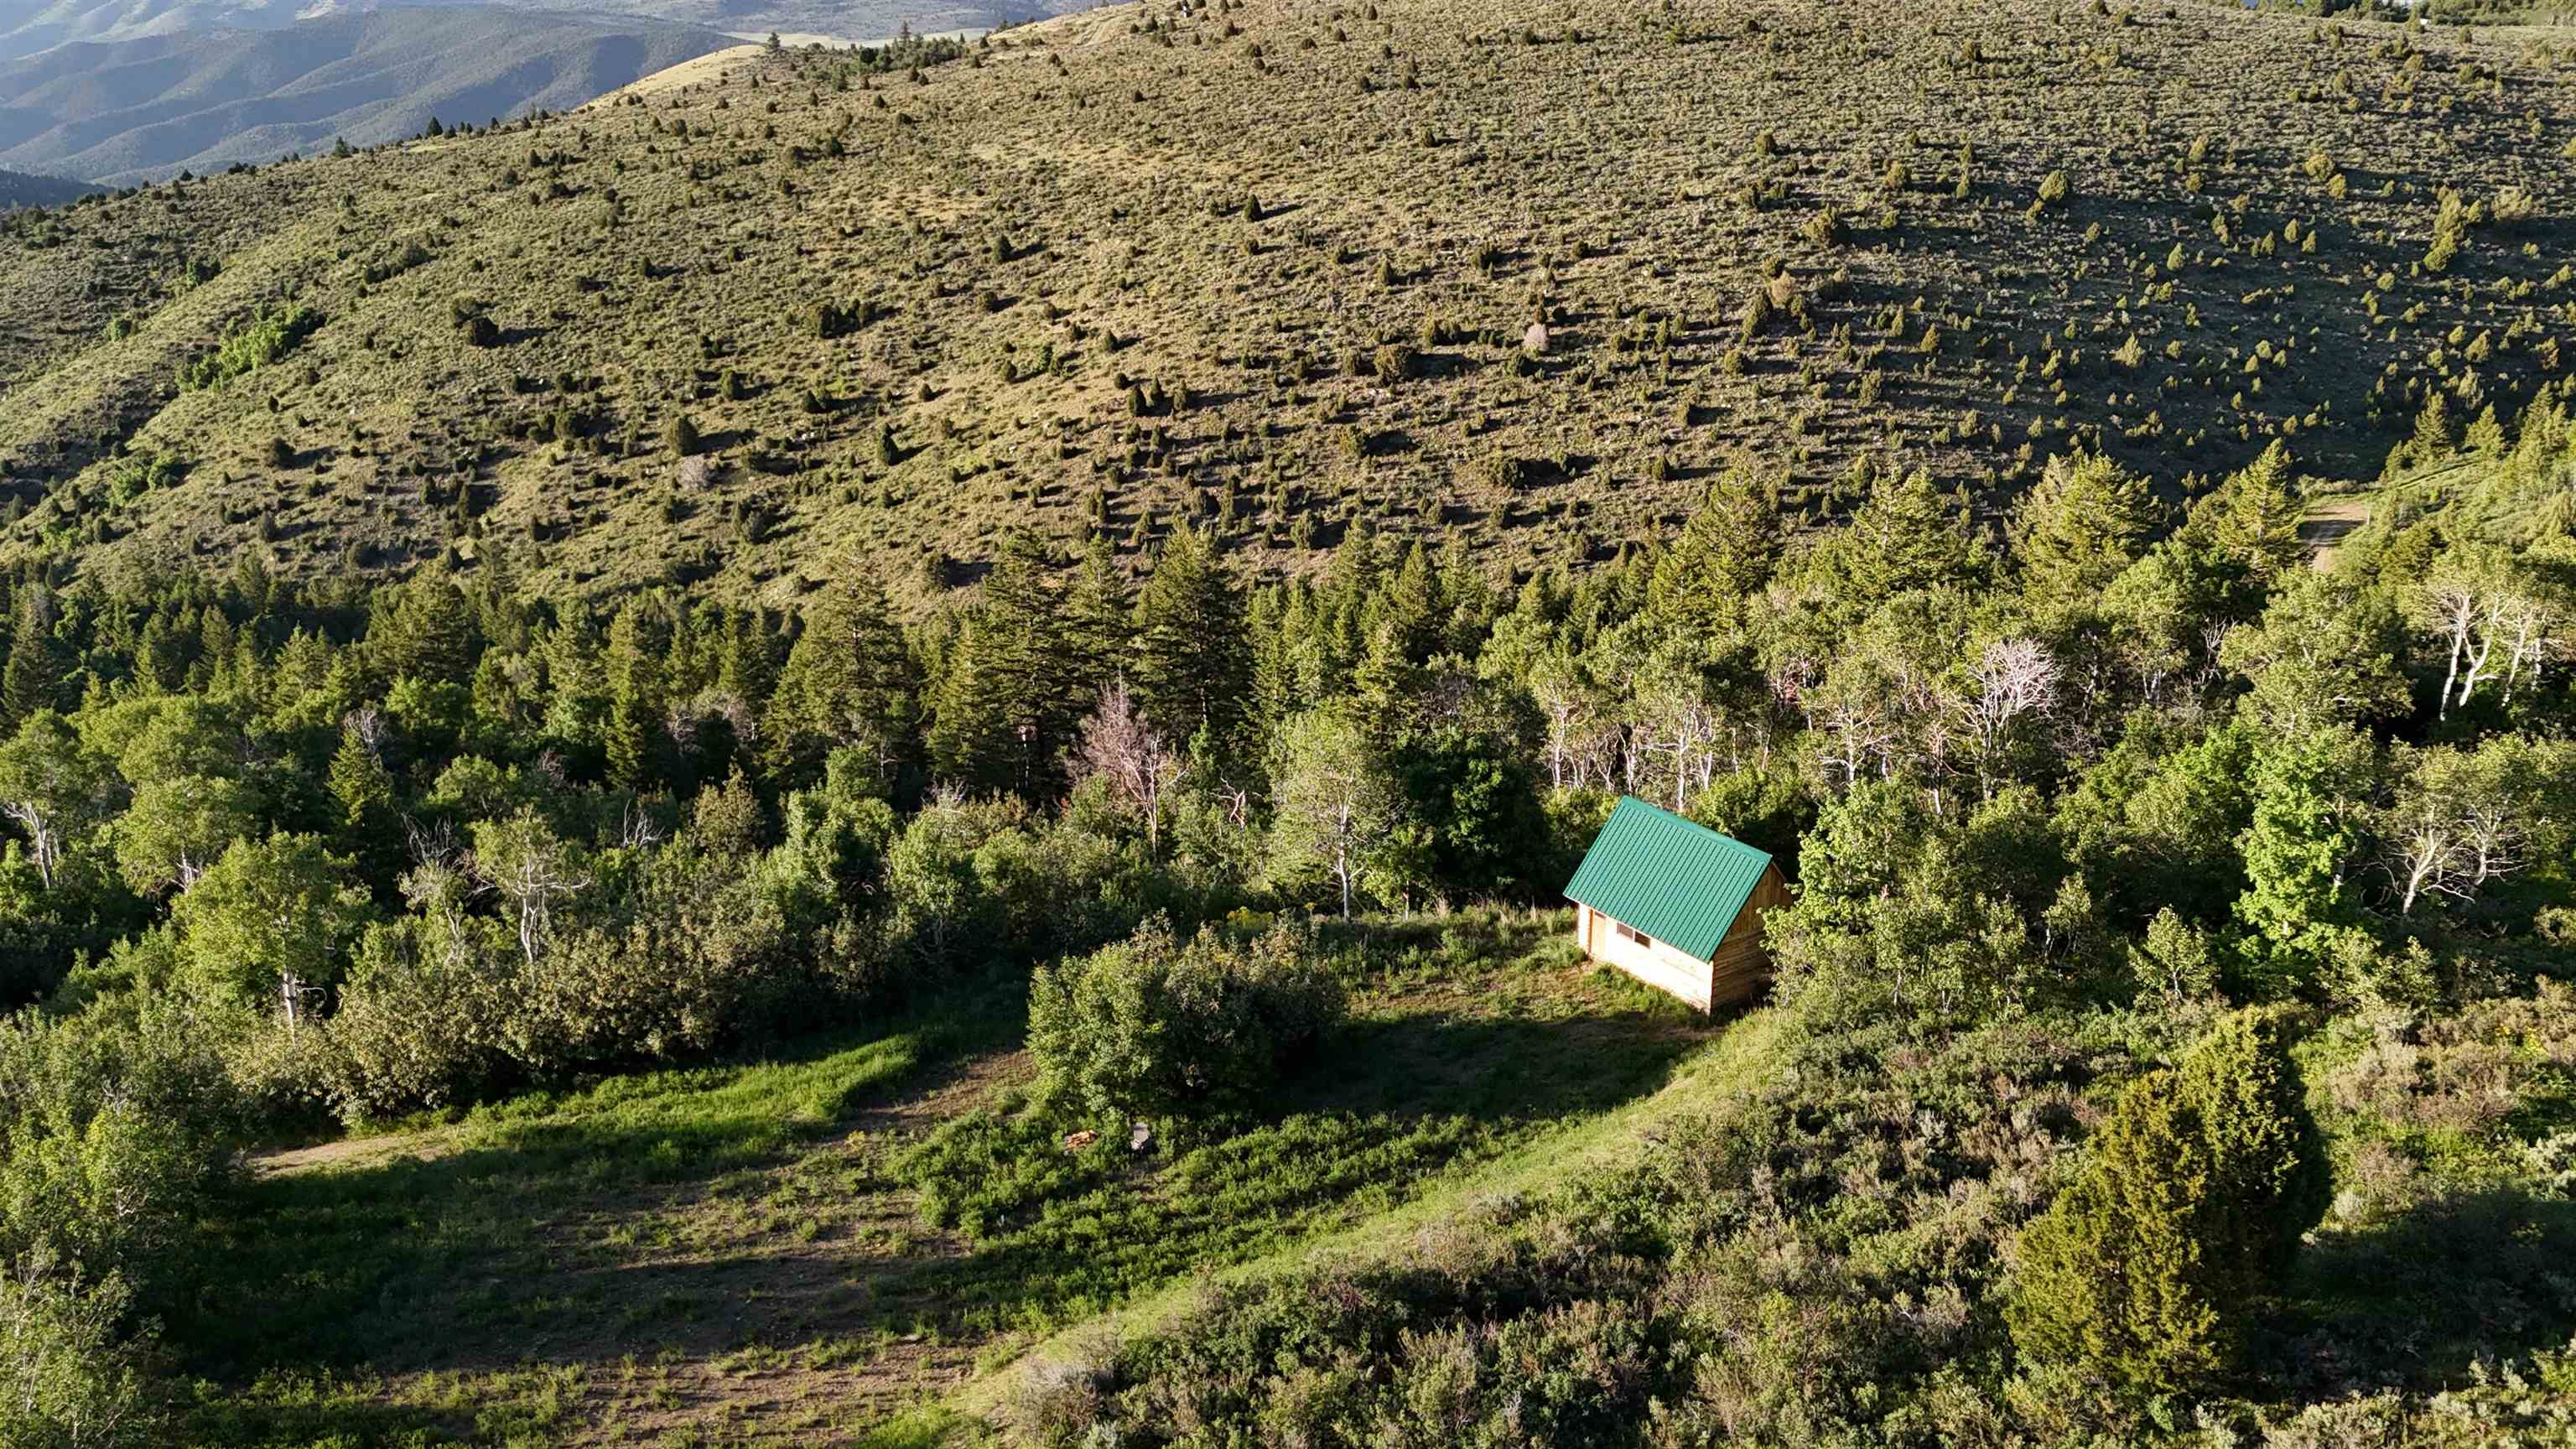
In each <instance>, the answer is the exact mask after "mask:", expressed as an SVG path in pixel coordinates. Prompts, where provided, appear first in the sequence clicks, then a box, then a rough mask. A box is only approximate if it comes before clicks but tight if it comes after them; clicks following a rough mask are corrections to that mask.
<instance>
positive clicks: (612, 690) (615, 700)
mask: <svg viewBox="0 0 2576 1449" xmlns="http://www.w3.org/2000/svg"><path fill="white" fill-rule="evenodd" d="M669 647H670V629H669V626H668V625H667V623H666V622H665V621H664V619H663V618H662V613H661V610H660V608H659V607H658V601H647V600H644V599H635V600H630V601H629V602H628V603H627V604H626V606H625V607H624V608H622V609H620V610H618V611H617V618H616V620H615V622H613V623H612V624H610V625H609V629H608V661H607V663H608V729H607V740H606V744H607V751H608V778H609V779H610V780H611V781H612V782H614V783H616V784H619V785H622V786H624V787H626V788H627V789H630V790H635V791H640V792H647V793H649V792H652V791H656V790H659V789H660V788H662V787H663V786H664V785H665V784H666V783H667V769H668V763H669V750H668V749H667V748H666V747H667V745H668V743H669V740H670V731H669V730H668V728H666V727H665V725H664V723H663V712H664V710H665V708H666V699H667V696H666V693H665V685H664V675H663V663H664V656H665V654H666V652H667V651H668V649H669Z"/></svg>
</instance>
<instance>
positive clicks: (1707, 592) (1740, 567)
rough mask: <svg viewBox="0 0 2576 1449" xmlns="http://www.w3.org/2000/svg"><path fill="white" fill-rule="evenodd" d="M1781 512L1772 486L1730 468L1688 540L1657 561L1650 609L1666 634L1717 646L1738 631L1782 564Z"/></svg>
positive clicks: (1689, 528)
mask: <svg viewBox="0 0 2576 1449" xmlns="http://www.w3.org/2000/svg"><path fill="white" fill-rule="evenodd" d="M1780 548H1781V533H1780V509H1779V505H1778V504H1777V502H1775V501H1774V500H1773V498H1772V496H1771V489H1770V487H1769V485H1767V484H1766V483H1764V482H1763V481H1762V480H1761V479H1760V478H1758V477H1756V476H1754V475H1753V474H1752V473H1751V472H1749V471H1746V470H1744V469H1740V468H1730V469H1728V470H1727V471H1726V472H1725V473H1724V474H1723V475H1721V476H1720V477H1719V478H1718V479H1717V481H1716V482H1714V483H1711V484H1710V485H1709V489H1708V494H1707V496H1706V497H1705V498H1704V499H1702V500H1701V502H1700V506H1699V508H1698V509H1697V511H1695V512H1693V513H1692V514H1691V517H1690V521H1689V522H1688V523H1686V524H1684V525H1683V526H1682V536H1681V538H1680V539H1679V540H1678V541H1676V542H1675V543H1674V544H1673V547H1672V549H1671V551H1670V552H1668V553H1666V554H1665V555H1664V556H1663V557H1662V558H1661V559H1659V560H1657V561H1656V563H1655V571H1654V574H1653V576H1652V582H1651V583H1650V584H1649V585H1648V588H1647V594H1646V598H1647V605H1648V607H1649V608H1651V609H1652V610H1653V611H1654V615H1655V618H1656V620H1657V621H1658V622H1659V623H1661V624H1662V625H1663V626H1664V627H1665V628H1667V629H1671V630H1675V631H1677V632H1680V633H1682V634H1685V635H1687V636H1690V637H1692V638H1697V639H1702V640H1710V641H1714V640H1717V639H1720V638H1722V637H1724V636H1725V635H1727V634H1730V633H1732V632H1734V630H1735V628H1736V625H1737V623H1738V621H1740V619H1741V618H1742V616H1743V600H1744V599H1745V598H1746V597H1748V596H1750V595H1752V594H1755V593H1759V592H1760V591H1761V590H1762V588H1763V587H1764V586H1765V585H1767V584H1769V583H1770V582H1771V574H1772V571H1773V570H1774V569H1776V568H1777V567H1778V566H1779V562H1780Z"/></svg>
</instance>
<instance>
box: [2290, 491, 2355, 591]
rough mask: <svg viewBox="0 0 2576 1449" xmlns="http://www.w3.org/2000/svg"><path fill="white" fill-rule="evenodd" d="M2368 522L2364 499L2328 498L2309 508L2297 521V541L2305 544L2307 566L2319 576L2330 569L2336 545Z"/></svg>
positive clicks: (2332, 565) (2332, 564)
mask: <svg viewBox="0 0 2576 1449" xmlns="http://www.w3.org/2000/svg"><path fill="white" fill-rule="evenodd" d="M2368 522H2370V499H2368V498H2367V497H2353V498H2329V499H2326V500H2324V501H2323V502H2320V503H2317V504H2315V505H2314V506H2312V507H2310V508H2309V509H2308V511H2307V515H2306V516H2305V517H2303V518H2301V519H2300V520H2299V542H2301V543H2303V544H2305V545H2307V548H2308V564H2309V566H2310V567H2312V568H2314V569H2316V570H2317V571H2318V572H2320V573H2323V572H2325V571H2326V570H2328V569H2331V568H2333V567H2334V558H2335V549H2336V546H2337V545H2339V544H2341V543H2342V542H2343V540H2344V536H2345V535H2347V534H2349V533H2351V532H2352V531H2353V530H2354V529H2356V528H2359V527H2361V526H2362V525H2363V524H2366V523H2368Z"/></svg>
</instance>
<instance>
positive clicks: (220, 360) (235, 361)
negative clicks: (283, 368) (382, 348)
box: [179, 302, 322, 389]
mask: <svg viewBox="0 0 2576 1449" xmlns="http://www.w3.org/2000/svg"><path fill="white" fill-rule="evenodd" d="M321 325H322V314H321V313H319V312H316V311H314V310H313V309H312V308H310V307H307V306H305V305H304V304H302V303H300V302H297V303H292V304H289V305H288V306H285V307H282V308H279V309H277V310H275V311H271V312H268V313H265V314H263V315H262V316H261V317H260V318H259V319H258V320H257V321H254V322H252V323H251V324H250V325H249V326H247V327H244V328H242V329H241V330H239V331H237V332H234V333H232V334H231V335H229V336H227V337H225V338H224V341H223V345H222V346H220V347H218V348H216V349H215V350H214V351H212V352H209V353H206V354H205V355H204V356H202V357H199V358H198V359H197V360H196V361H194V362H191V363H189V364H187V365H186V366H185V367H182V368H181V369H180V370H179V385H180V386H181V387H183V388H189V389H197V388H209V387H222V386H223V385H224V384H225V383H228V382H230V381H232V380H233V379H234V378H237V377H240V376H242V375H243V374H244V373H247V372H251V371H253V370H255V369H257V368H262V367H266V366H267V365H269V364H270V363H272V362H275V361H277V360H278V359H279V358H282V357H284V356H286V354H288V353H290V352H293V351H294V350H295V348H296V345H297V344H298V343H301V342H302V341H303V340H304V339H305V338H307V337H310V336H312V335H313V331H314V329H315V328H318V327H320V326H321Z"/></svg>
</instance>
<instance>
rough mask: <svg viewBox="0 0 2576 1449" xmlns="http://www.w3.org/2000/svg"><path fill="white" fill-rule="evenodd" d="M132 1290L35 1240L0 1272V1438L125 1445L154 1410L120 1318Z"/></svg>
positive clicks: (76, 1446) (150, 1421)
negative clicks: (61, 1258) (92, 1274)
mask: <svg viewBox="0 0 2576 1449" xmlns="http://www.w3.org/2000/svg"><path fill="white" fill-rule="evenodd" d="M132 1300H133V1294H132V1292H131V1291H130V1290H129V1289H128V1288H127V1287H126V1284H125V1280H124V1279H123V1278H122V1277H120V1276H119V1275H117V1274H114V1273H109V1274H107V1275H105V1276H103V1277H98V1278H86V1277H85V1276H84V1275H83V1274H82V1273H81V1271H80V1270H79V1268H78V1267H76V1266H65V1265H63V1264H61V1263H59V1262H57V1261H56V1260H55V1258H54V1256H53V1254H52V1253H51V1252H50V1251H49V1250H44V1249H39V1250H37V1251H35V1252H33V1253H30V1254H29V1255H28V1256H27V1257H25V1258H23V1259H21V1260H19V1261H18V1262H15V1263H11V1264H9V1265H8V1266H7V1270H6V1271H5V1272H0V1444H8V1445H10V1446H12V1449H126V1446H140V1445H144V1444H148V1443H151V1442H152V1440H153V1437H154V1436H153V1428H154V1425H155V1422H156V1419H157V1415H156V1413H155V1408H156V1405H155V1404H154V1403H153V1395H152V1393H151V1391H150V1387H149V1385H148V1383H147V1381H146V1380H145V1378H144V1375H143V1371H142V1368H141V1366H140V1362H139V1360H140V1353H141V1350H140V1348H139V1347H138V1345H137V1344H136V1343H135V1342H133V1341H131V1340H128V1339H126V1338H125V1337H124V1336H123V1333H122V1325H123V1323H124V1320H125V1318H126V1315H127V1313H128V1311H129V1309H130V1308H131V1306H132Z"/></svg>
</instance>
